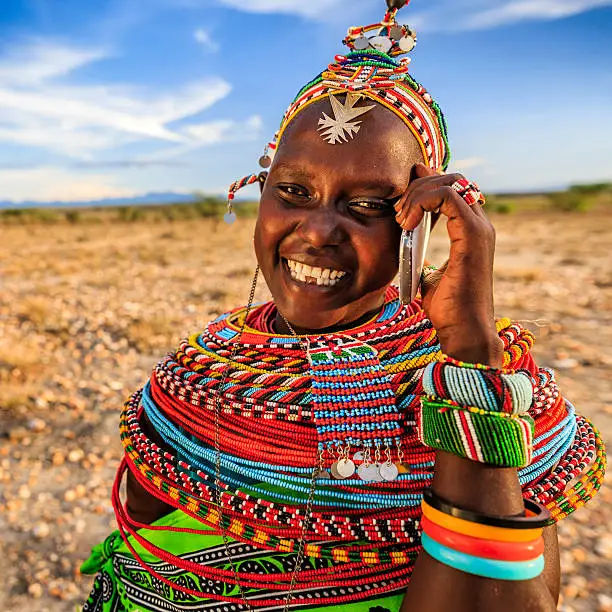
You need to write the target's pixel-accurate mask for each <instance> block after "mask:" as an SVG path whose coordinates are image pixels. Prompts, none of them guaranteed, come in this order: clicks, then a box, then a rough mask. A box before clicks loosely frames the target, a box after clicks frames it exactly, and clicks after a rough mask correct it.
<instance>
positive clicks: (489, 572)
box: [421, 533, 544, 580]
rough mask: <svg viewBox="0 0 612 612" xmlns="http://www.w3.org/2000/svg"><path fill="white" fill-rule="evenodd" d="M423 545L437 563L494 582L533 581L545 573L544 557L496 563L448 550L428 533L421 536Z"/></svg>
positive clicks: (491, 560)
mask: <svg viewBox="0 0 612 612" xmlns="http://www.w3.org/2000/svg"><path fill="white" fill-rule="evenodd" d="M421 543H422V544H423V548H424V549H425V551H426V552H427V554H428V555H430V556H431V557H433V558H434V559H435V560H436V561H439V562H440V563H443V564H444V565H448V566H449V567H452V568H454V569H456V570H459V571H460V572H465V573H466V574H474V575H475V576H482V577H483V578H492V579H493V580H532V579H533V578H537V577H538V576H539V575H540V574H541V573H542V572H543V571H544V555H540V556H539V557H538V558H537V559H534V560H533V561H495V560H493V559H483V558H481V557H474V556H473V555H467V554H465V553H462V552H458V551H456V550H453V549H452V548H448V547H447V546H444V545H442V544H440V543H438V542H436V541H435V540H434V539H433V538H430V537H429V536H428V535H427V534H426V533H423V534H422V535H421Z"/></svg>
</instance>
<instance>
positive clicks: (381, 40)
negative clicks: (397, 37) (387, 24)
mask: <svg viewBox="0 0 612 612" xmlns="http://www.w3.org/2000/svg"><path fill="white" fill-rule="evenodd" d="M370 44H371V45H372V46H373V47H374V48H375V49H377V50H378V51H382V52H383V53H387V52H388V51H389V50H390V49H391V47H392V46H393V42H392V41H391V39H390V38H387V37H386V36H374V37H373V38H370Z"/></svg>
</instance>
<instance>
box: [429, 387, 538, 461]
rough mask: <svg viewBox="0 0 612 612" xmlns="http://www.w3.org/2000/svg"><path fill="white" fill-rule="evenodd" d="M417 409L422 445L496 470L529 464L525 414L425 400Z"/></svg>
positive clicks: (530, 428)
mask: <svg viewBox="0 0 612 612" xmlns="http://www.w3.org/2000/svg"><path fill="white" fill-rule="evenodd" d="M421 406H422V411H421V421H420V425H421V428H420V438H421V442H423V444H425V445H427V446H430V447H431V448H435V449H437V450H444V451H447V452H449V453H453V454H454V455H457V456H459V457H464V458H466V459H471V460H472V461H478V462H479V463H486V464H488V465H495V466H498V467H514V468H522V467H526V466H528V465H529V464H530V463H531V459H532V445H533V434H534V421H533V419H532V418H531V417H530V416H529V415H524V416H514V415H511V414H507V413H505V412H486V411H485V410H481V409H478V408H472V407H470V406H468V407H462V406H458V405H456V404H453V403H451V402H450V401H448V400H447V401H440V400H436V399H435V398H429V397H426V398H423V399H422V400H421Z"/></svg>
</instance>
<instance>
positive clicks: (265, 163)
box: [259, 155, 272, 168]
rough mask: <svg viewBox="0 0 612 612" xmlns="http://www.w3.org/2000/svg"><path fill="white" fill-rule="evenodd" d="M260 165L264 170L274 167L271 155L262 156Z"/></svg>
mask: <svg viewBox="0 0 612 612" xmlns="http://www.w3.org/2000/svg"><path fill="white" fill-rule="evenodd" d="M259 165H260V166H261V167H262V168H269V167H270V166H271V165H272V158H271V157H270V156H269V155H262V156H261V157H260V158H259Z"/></svg>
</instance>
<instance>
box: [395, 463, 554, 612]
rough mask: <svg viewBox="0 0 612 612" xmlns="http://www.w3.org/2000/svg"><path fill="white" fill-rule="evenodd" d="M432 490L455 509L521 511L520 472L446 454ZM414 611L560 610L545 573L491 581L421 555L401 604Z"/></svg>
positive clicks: (494, 512) (492, 512)
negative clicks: (533, 577) (531, 578)
mask: <svg viewBox="0 0 612 612" xmlns="http://www.w3.org/2000/svg"><path fill="white" fill-rule="evenodd" d="M433 489H434V491H435V492H436V494H437V495H439V496H440V497H442V498H444V499H446V500H447V501H449V502H451V503H452V504H453V505H456V506H458V507H461V508H465V509H468V510H474V511H477V512H480V513H483V514H490V515H513V514H519V513H520V512H521V511H522V510H523V501H522V495H521V489H520V485H519V482H518V477H517V474H516V470H513V469H500V468H492V467H488V466H485V465H482V464H479V463H475V462H473V461H469V460H467V459H461V458H459V457H454V456H453V455H450V454H448V453H444V452H438V455H437V460H436V467H435V475H434V482H433ZM551 561H552V562H553V563H554V560H551ZM548 562H549V560H548V559H547V563H548ZM415 610H418V611H419V612H442V611H444V612H447V611H448V610H453V612H480V611H482V612H485V611H486V612H490V611H491V610H495V612H506V611H508V612H510V611H512V612H514V611H515V610H521V612H528V611H529V612H531V611H533V612H548V611H552V610H556V603H555V601H554V599H553V596H552V594H551V590H550V589H549V586H548V585H547V583H546V581H545V578H544V575H542V576H539V577H538V578H535V579H534V580H528V581H524V582H510V581H501V580H491V579H488V578H481V577H478V576H472V575H470V574H466V573H464V572H460V571H458V570H455V569H453V568H451V567H448V566H446V565H443V564H442V563H439V562H438V561H436V560H435V559H433V558H431V557H430V556H429V555H428V554H427V553H425V552H422V553H421V555H420V557H419V559H418V561H417V563H416V566H415V570H414V574H413V576H412V579H411V581H410V586H409V588H408V591H407V594H406V597H405V599H404V603H403V606H402V612H414V611H415Z"/></svg>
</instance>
